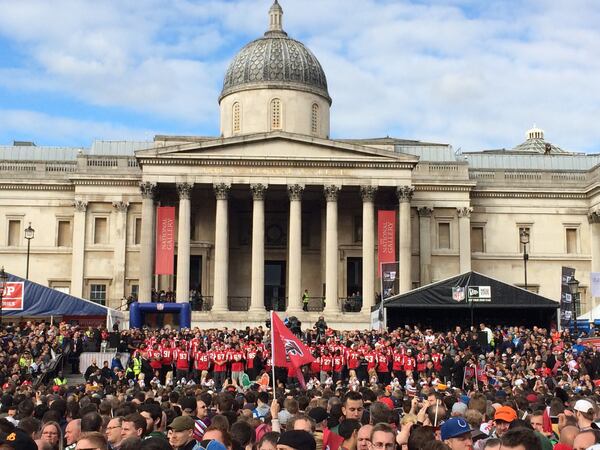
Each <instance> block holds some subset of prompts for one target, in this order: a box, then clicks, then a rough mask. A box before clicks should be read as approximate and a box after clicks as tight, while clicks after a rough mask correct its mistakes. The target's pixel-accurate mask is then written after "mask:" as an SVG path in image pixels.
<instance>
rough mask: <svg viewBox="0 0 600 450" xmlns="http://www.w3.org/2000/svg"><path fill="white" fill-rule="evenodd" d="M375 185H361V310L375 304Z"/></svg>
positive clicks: (366, 309) (366, 310)
mask: <svg viewBox="0 0 600 450" xmlns="http://www.w3.org/2000/svg"><path fill="white" fill-rule="evenodd" d="M376 194H377V186H361V187H360V196H361V197H362V201H363V217H362V230H363V231H362V266H363V268H362V299H363V302H362V312H367V313H370V312H371V306H373V305H374V304H375V205H374V203H373V202H374V200H375V195H376Z"/></svg>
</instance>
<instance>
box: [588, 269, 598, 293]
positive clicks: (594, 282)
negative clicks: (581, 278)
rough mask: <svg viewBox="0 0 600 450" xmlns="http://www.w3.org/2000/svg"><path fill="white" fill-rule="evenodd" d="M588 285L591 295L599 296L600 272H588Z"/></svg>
mask: <svg viewBox="0 0 600 450" xmlns="http://www.w3.org/2000/svg"><path fill="white" fill-rule="evenodd" d="M590 286H592V297H600V272H590Z"/></svg>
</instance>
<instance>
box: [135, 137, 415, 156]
mask: <svg viewBox="0 0 600 450" xmlns="http://www.w3.org/2000/svg"><path fill="white" fill-rule="evenodd" d="M136 156H137V157H138V158H140V159H142V160H143V161H144V162H145V163H152V160H171V159H175V160H198V159H207V160H213V159H217V160H229V159H230V160H240V159H248V160H263V161H281V160H285V161H289V162H293V161H303V162H306V161H329V162H340V163H341V162H349V163H351V162H356V163H360V162H377V163H382V162H388V163H406V164H416V163H417V162H418V157H416V156H412V155H406V154H401V153H396V152H393V151H389V150H382V149H377V148H373V147H368V146H364V145H358V144H354V143H347V142H339V141H333V140H329V139H320V138H315V137H312V136H304V135H296V134H291V133H284V132H276V133H261V134H253V135H245V136H235V137H231V138H227V139H215V140H205V141H202V142H192V143H177V144H175V145H167V146H163V147H156V148H153V149H148V150H141V151H138V152H136Z"/></svg>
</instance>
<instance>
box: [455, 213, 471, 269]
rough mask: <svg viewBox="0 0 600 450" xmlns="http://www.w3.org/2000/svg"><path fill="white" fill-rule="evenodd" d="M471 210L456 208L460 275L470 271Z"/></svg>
mask: <svg viewBox="0 0 600 450" xmlns="http://www.w3.org/2000/svg"><path fill="white" fill-rule="evenodd" d="M472 211H473V208H468V207H464V208H456V212H457V213H458V234H459V239H458V245H459V262H460V263H459V266H460V273H465V272H470V271H471V212H472Z"/></svg>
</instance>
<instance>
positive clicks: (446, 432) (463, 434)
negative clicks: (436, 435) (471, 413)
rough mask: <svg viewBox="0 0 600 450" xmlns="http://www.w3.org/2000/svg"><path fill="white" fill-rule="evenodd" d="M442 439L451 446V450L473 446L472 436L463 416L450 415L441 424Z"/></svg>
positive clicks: (468, 449) (466, 449)
mask: <svg viewBox="0 0 600 450" xmlns="http://www.w3.org/2000/svg"><path fill="white" fill-rule="evenodd" d="M440 431H441V437H442V441H443V442H444V443H446V444H447V445H448V447H450V448H451V450H471V449H472V448H473V438H472V437H471V431H473V429H472V428H471V427H470V426H469V424H468V422H467V421H466V419H465V418H464V417H452V418H450V419H448V420H447V421H446V422H444V423H443V424H442V426H441V430H440Z"/></svg>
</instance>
